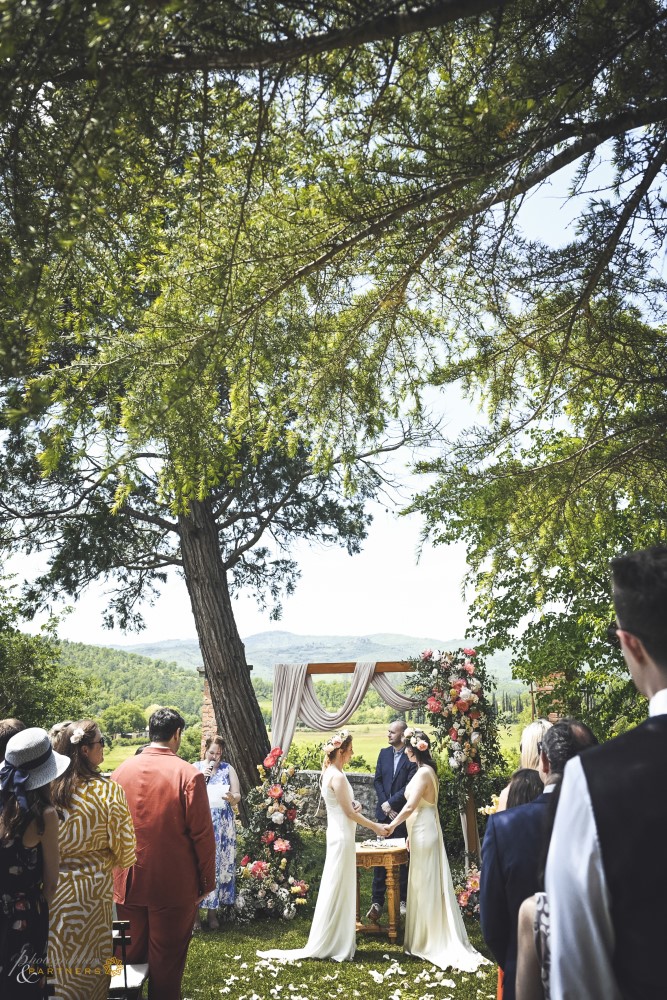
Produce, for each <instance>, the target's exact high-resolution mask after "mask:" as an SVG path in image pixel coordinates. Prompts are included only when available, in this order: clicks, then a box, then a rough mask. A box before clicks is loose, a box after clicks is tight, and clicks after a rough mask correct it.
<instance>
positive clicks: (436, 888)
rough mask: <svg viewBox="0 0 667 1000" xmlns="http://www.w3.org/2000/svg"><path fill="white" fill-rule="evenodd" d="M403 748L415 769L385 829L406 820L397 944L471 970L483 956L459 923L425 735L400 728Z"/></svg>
mask: <svg viewBox="0 0 667 1000" xmlns="http://www.w3.org/2000/svg"><path fill="white" fill-rule="evenodd" d="M404 733H405V737H406V739H407V743H406V753H407V755H408V758H409V760H410V763H411V764H413V765H414V766H415V769H416V773H415V775H414V776H413V777H412V778H411V779H410V781H409V782H408V784H407V785H406V788H405V798H406V802H405V805H404V806H403V808H402V809H401V811H400V812H399V813H398V814H397V815H396V816H394V818H393V819H392V821H391V823H389V824H388V825H387V827H386V829H385V832H386V834H387V835H388V836H392V835H393V834H394V833H395V832H396V829H397V828H398V826H399V825H400V824H402V823H405V822H406V821H407V830H408V836H409V838H410V874H409V877H408V900H407V902H408V905H407V913H406V920H405V939H404V942H403V947H404V949H405V952H406V953H407V954H408V955H415V956H416V957H417V958H423V959H424V960H425V961H426V962H432V963H433V965H437V966H438V967H439V968H440V969H450V968H452V969H457V970H459V971H461V972H474V971H475V970H476V969H477V968H479V966H480V965H486V964H488V962H487V959H486V958H484V956H483V955H480V953H479V952H478V951H476V950H475V948H473V946H472V945H471V944H470V942H469V940H468V934H467V932H466V929H465V924H464V923H463V917H462V916H461V910H460V908H459V904H458V901H457V899H456V894H455V892H454V886H453V884H452V876H451V873H450V870H449V860H448V858H447V851H446V850H445V844H444V841H443V837H442V828H441V826H440V817H439V815H438V777H437V774H436V770H435V762H434V760H433V758H432V757H431V740H430V738H429V736H427V734H426V733H424V732H422V731H421V730H419V729H415V730H413V729H405V730H404Z"/></svg>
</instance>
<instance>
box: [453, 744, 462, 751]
mask: <svg viewBox="0 0 667 1000" xmlns="http://www.w3.org/2000/svg"><path fill="white" fill-rule="evenodd" d="M460 749H461V744H460V743H454V742H453V743H452V750H453V751H456V750H460Z"/></svg>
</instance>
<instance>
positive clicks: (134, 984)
mask: <svg viewBox="0 0 667 1000" xmlns="http://www.w3.org/2000/svg"><path fill="white" fill-rule="evenodd" d="M112 926H113V940H114V947H115V948H116V949H120V959H121V962H122V963H123V968H122V970H121V971H120V972H118V973H117V974H116V975H115V976H112V977H111V984H110V986H109V993H108V997H109V1000H138V998H139V997H141V995H142V992H143V987H144V983H145V982H146V980H147V979H148V965H147V964H146V963H138V964H135V965H128V963H127V946H128V944H130V934H129V930H130V921H129V920H114V922H113V925H112Z"/></svg>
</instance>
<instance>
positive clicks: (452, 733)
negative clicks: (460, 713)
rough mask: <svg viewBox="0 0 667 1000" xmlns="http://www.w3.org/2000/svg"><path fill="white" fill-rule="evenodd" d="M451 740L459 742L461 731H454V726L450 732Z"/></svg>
mask: <svg viewBox="0 0 667 1000" xmlns="http://www.w3.org/2000/svg"><path fill="white" fill-rule="evenodd" d="M449 738H450V740H458V738H459V731H458V729H454V726H452V728H451V729H450V730H449Z"/></svg>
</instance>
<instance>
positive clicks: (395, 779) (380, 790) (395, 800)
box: [373, 747, 417, 837]
mask: <svg viewBox="0 0 667 1000" xmlns="http://www.w3.org/2000/svg"><path fill="white" fill-rule="evenodd" d="M416 771H417V765H416V763H414V762H412V763H411V762H410V761H409V760H408V755H407V754H406V752H405V751H403V755H402V756H401V759H400V761H399V763H398V767H397V768H396V774H394V750H393V748H392V747H385V748H384V749H383V750H380V753H379V754H378V761H377V766H376V768H375V780H374V782H373V784H374V785H375V794H376V795H377V799H378V801H377V806H376V807H375V818H376V819H377V820H380V822H382V823H388V822H389V817H388V816H387V814H386V813H385V812H383V811H382V803H383V802H388V803H389V805H390V806H391V808H392V809H393V810H394V811H395V812H400V811H401V809H402V808H403V806H404V805H405V795H404V794H403V793H404V792H405V786H406V785H407V783H408V781H409V780H410V778H412V776H413V775H414V774H415V773H416ZM393 835H394V836H395V837H405V836H407V830H406V828H405V823H401V825H400V826H397V827H396V829H395V830H394V834H393Z"/></svg>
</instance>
